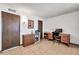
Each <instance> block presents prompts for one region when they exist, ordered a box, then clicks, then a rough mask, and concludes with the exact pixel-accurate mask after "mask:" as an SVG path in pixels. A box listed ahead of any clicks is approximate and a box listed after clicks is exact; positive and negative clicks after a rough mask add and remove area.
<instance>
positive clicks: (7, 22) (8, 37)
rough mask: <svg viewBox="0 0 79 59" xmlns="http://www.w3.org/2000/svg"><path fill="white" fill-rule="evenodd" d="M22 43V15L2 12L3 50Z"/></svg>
mask: <svg viewBox="0 0 79 59" xmlns="http://www.w3.org/2000/svg"><path fill="white" fill-rule="evenodd" d="M18 45H20V16H18V15H14V14H10V13H6V12H2V50H5V49H8V48H11V47H14V46H18Z"/></svg>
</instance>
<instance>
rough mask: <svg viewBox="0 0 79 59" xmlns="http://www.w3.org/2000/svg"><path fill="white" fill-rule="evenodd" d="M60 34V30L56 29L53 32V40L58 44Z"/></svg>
mask: <svg viewBox="0 0 79 59" xmlns="http://www.w3.org/2000/svg"><path fill="white" fill-rule="evenodd" d="M60 33H62V29H56V30H55V32H53V37H54V40H55V41H56V42H58V43H59V42H61V36H60Z"/></svg>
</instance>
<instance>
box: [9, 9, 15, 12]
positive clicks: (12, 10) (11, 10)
mask: <svg viewBox="0 0 79 59" xmlns="http://www.w3.org/2000/svg"><path fill="white" fill-rule="evenodd" d="M8 11H10V12H16V10H14V9H10V8H8Z"/></svg>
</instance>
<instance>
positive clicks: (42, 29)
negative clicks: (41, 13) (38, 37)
mask: <svg viewBox="0 0 79 59" xmlns="http://www.w3.org/2000/svg"><path fill="white" fill-rule="evenodd" d="M39 22H42V38H43V21H42V20H38V29H39Z"/></svg>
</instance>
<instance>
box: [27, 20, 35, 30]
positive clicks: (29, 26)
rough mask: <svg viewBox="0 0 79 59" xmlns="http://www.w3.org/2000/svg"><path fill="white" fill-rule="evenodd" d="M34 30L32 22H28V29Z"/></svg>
mask: <svg viewBox="0 0 79 59" xmlns="http://www.w3.org/2000/svg"><path fill="white" fill-rule="evenodd" d="M33 28H34V20H30V19H29V20H28V29H33Z"/></svg>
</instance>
